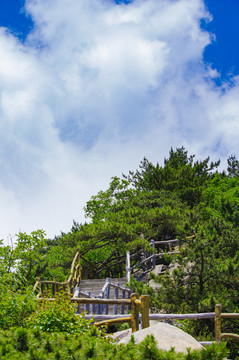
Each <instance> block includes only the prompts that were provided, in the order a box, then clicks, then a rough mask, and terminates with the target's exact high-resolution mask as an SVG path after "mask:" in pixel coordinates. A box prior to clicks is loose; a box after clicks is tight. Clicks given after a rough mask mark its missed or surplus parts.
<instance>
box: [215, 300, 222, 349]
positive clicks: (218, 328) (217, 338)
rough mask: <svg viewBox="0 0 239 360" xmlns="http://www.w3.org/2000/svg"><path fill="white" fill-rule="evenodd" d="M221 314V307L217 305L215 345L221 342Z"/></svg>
mask: <svg viewBox="0 0 239 360" xmlns="http://www.w3.org/2000/svg"><path fill="white" fill-rule="evenodd" d="M221 312H222V305H220V304H217V305H216V307H215V341H216V343H217V344H220V342H221V322H222V320H221Z"/></svg>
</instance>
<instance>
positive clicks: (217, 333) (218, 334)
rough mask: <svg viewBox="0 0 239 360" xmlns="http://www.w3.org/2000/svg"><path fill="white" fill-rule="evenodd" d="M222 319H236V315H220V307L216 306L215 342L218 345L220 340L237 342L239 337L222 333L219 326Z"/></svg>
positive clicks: (238, 315) (237, 317)
mask: <svg viewBox="0 0 239 360" xmlns="http://www.w3.org/2000/svg"><path fill="white" fill-rule="evenodd" d="M222 319H237V320H239V314H238V313H222V305H220V304H217V305H216V307H215V341H216V342H217V343H218V344H220V342H221V340H222V339H233V340H237V341H239V335H237V334H231V333H222V332H221V324H222Z"/></svg>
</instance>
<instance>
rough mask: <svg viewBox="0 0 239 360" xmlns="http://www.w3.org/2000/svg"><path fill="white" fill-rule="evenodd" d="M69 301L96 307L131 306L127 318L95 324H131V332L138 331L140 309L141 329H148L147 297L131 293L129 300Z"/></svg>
mask: <svg viewBox="0 0 239 360" xmlns="http://www.w3.org/2000/svg"><path fill="white" fill-rule="evenodd" d="M71 301H73V302H76V303H77V304H97V305H116V306H117V305H128V306H131V315H129V316H127V317H119V316H117V318H113V319H112V317H111V319H105V320H103V321H100V322H96V323H95V325H96V326H101V325H104V324H119V323H125V322H129V323H131V327H132V332H135V331H138V330H139V308H141V319H142V328H143V329H144V328H147V327H149V295H141V297H139V294H136V293H133V294H131V296H130V299H94V298H72V299H71Z"/></svg>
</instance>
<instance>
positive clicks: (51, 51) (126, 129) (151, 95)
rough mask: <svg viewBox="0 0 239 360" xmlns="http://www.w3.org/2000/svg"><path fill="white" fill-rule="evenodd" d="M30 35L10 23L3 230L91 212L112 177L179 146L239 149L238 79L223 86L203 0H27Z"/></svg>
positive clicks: (0, 86) (1, 33)
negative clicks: (210, 61)
mask: <svg viewBox="0 0 239 360" xmlns="http://www.w3.org/2000/svg"><path fill="white" fill-rule="evenodd" d="M25 7H26V11H27V13H28V14H29V15H30V16H31V17H32V19H33V23H34V26H33V29H32V31H31V32H30V34H29V35H28V37H27V39H26V41H25V42H24V43H22V42H20V41H19V40H18V39H17V38H16V37H14V36H13V35H11V34H10V33H9V31H8V30H7V29H4V28H1V30H0V129H1V132H0V164H1V174H0V194H1V205H0V208H1V214H2V215H1V221H0V228H1V231H0V235H1V236H2V237H6V235H7V234H9V233H11V234H14V233H15V232H17V231H19V230H21V231H32V230H34V229H37V228H43V229H45V230H46V231H47V234H48V235H49V236H51V237H52V236H54V234H59V233H60V231H61V230H62V231H69V230H70V227H71V224H72V220H73V219H75V220H77V221H84V218H83V210H82V208H83V206H84V204H85V202H86V201H87V200H89V198H90V196H91V195H93V194H95V193H96V192H97V191H99V190H100V189H104V188H106V187H107V184H108V183H109V181H110V177H111V176H114V175H119V176H120V175H121V173H122V172H127V171H128V170H134V169H135V168H136V167H137V166H138V164H139V161H140V160H141V159H142V158H143V157H144V156H147V157H148V158H149V160H151V161H153V162H156V161H159V162H161V161H162V160H163V158H164V156H167V154H168V151H169V149H170V147H171V146H174V147H176V146H177V147H179V146H182V145H184V146H185V147H186V148H187V149H189V152H190V153H196V155H197V157H204V156H207V155H211V156H212V158H213V159H217V158H218V157H221V158H222V159H225V158H226V157H227V156H228V155H230V154H231V153H236V152H237V150H238V145H237V137H238V132H239V128H238V122H237V119H238V112H239V105H238V101H237V98H238V92H239V87H238V80H237V79H236V78H235V79H234V85H233V86H228V85H227V84H223V85H222V86H221V87H218V86H216V85H215V83H214V81H213V79H214V78H215V77H217V76H218V74H217V72H216V70H212V69H211V68H210V67H209V66H206V65H205V64H204V63H203V51H204V49H205V47H206V46H207V45H208V44H209V43H210V41H211V38H212V35H211V34H208V33H207V32H205V31H203V30H202V29H201V28H200V21H201V19H207V20H210V14H208V13H207V11H206V10H205V6H204V3H203V1H202V0H194V1H192V0H147V1H145V0H134V1H132V2H131V3H130V4H128V5H126V4H120V5H116V4H115V3H114V1H113V0H64V1H63V0H44V1H43V0H26V4H25Z"/></svg>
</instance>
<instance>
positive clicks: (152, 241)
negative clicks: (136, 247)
mask: <svg viewBox="0 0 239 360" xmlns="http://www.w3.org/2000/svg"><path fill="white" fill-rule="evenodd" d="M150 245H151V246H152V252H153V259H152V266H153V269H155V265H156V257H155V252H154V249H155V242H154V240H151V242H150Z"/></svg>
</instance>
